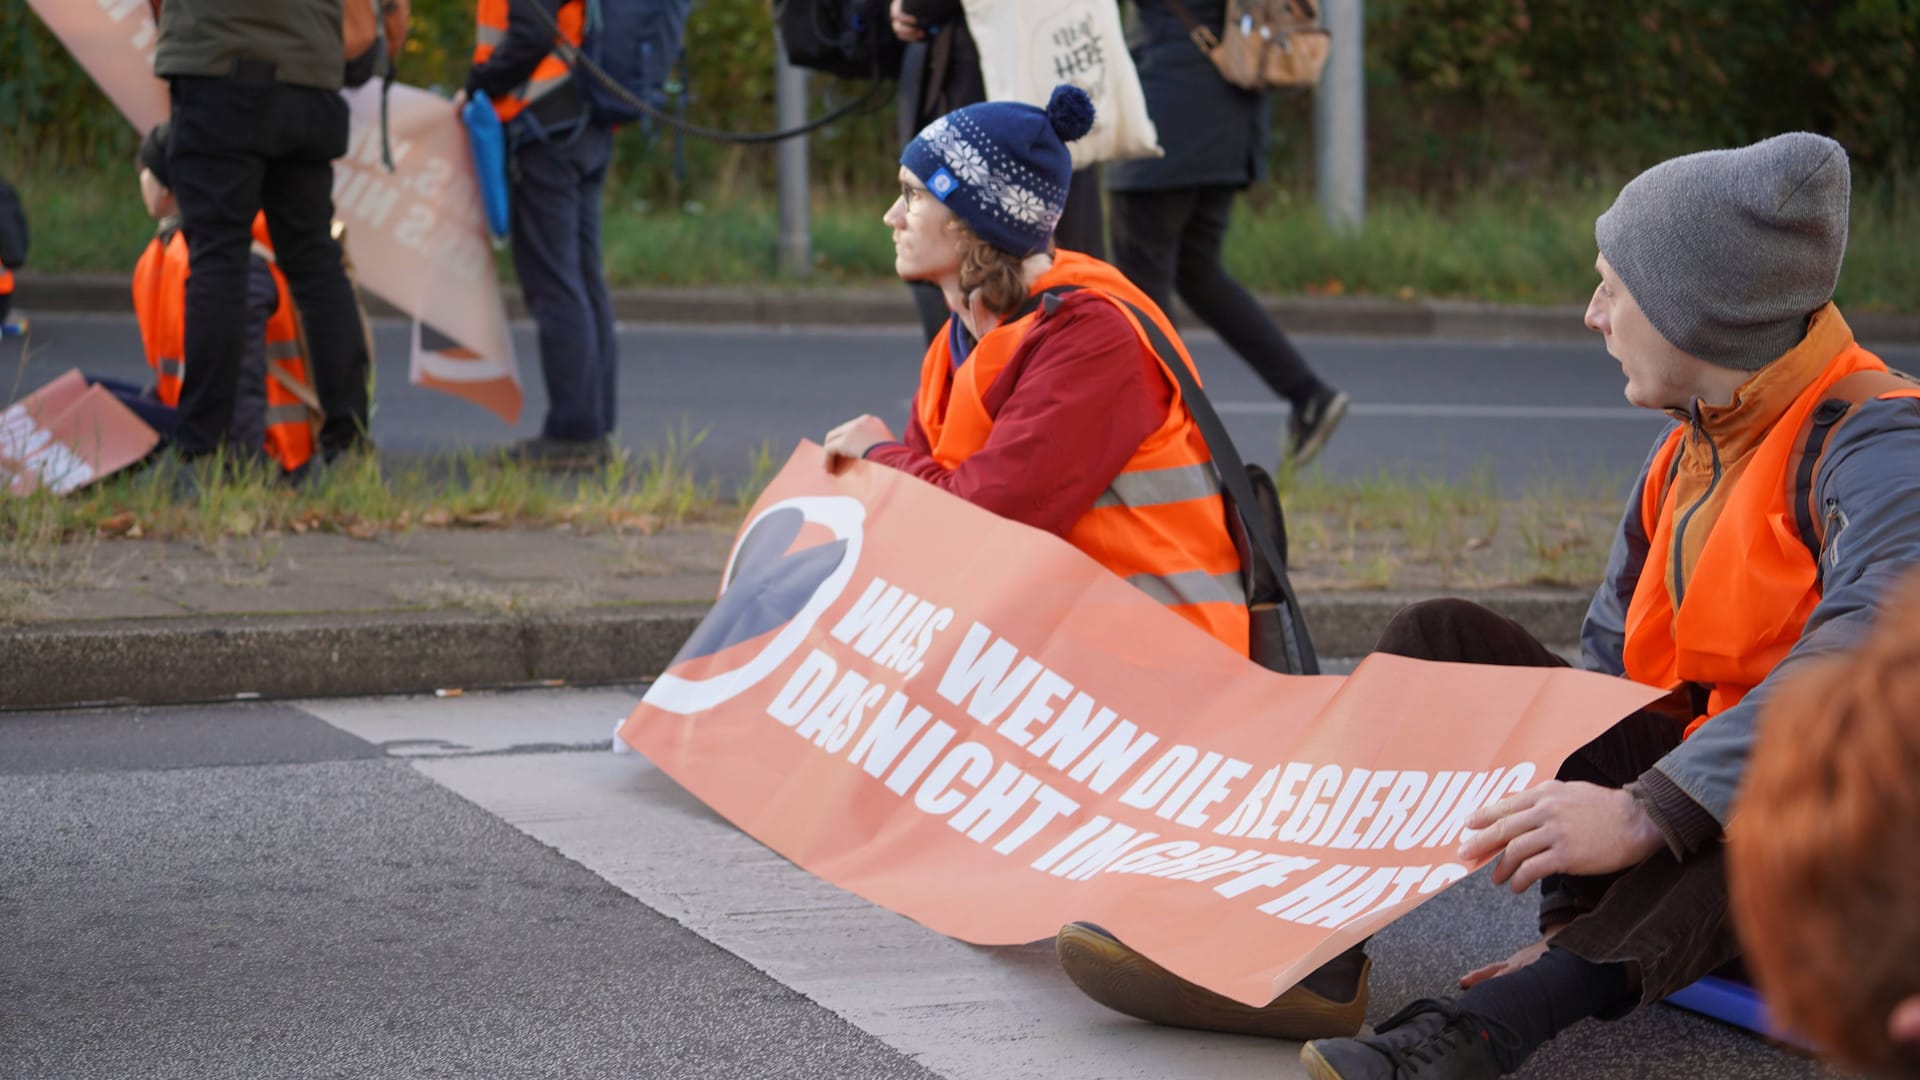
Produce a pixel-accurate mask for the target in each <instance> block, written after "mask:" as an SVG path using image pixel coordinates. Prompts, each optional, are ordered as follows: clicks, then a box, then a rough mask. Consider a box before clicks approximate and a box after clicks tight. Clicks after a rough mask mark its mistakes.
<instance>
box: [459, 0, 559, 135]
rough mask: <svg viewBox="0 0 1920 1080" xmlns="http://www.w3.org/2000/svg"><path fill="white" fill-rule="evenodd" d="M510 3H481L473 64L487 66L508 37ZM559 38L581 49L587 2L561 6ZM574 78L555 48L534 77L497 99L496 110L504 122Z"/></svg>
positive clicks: (498, 0) (503, 0) (493, 0)
mask: <svg viewBox="0 0 1920 1080" xmlns="http://www.w3.org/2000/svg"><path fill="white" fill-rule="evenodd" d="M507 8H508V0H480V11H479V18H478V22H479V33H478V35H477V36H476V38H475V40H474V44H473V62H474V63H476V64H484V63H486V62H487V58H488V57H490V56H492V55H493V50H494V49H495V48H496V47H497V46H498V45H499V44H500V43H501V42H502V41H504V40H506V36H507ZM557 21H558V23H559V24H560V36H561V37H563V38H565V39H566V43H567V44H569V45H572V46H574V47H575V48H578V47H579V46H580V43H581V40H582V32H583V28H584V27H585V25H586V21H587V5H586V0H567V2H566V3H564V4H561V5H560V18H559V19H558V20H557ZM572 77H573V71H572V69H570V68H568V67H567V63H566V61H565V60H563V59H561V57H560V53H559V51H558V50H557V49H556V50H555V51H553V52H550V53H548V54H547V55H546V56H545V57H543V58H542V59H541V61H540V66H538V67H536V68H534V69H533V75H532V76H531V77H529V78H528V79H527V81H526V82H525V83H522V84H521V85H520V86H519V87H518V88H516V89H515V90H514V91H513V93H512V94H510V95H508V96H507V97H503V98H496V99H494V102H493V111H494V112H496V113H498V114H500V120H501V122H502V123H504V122H506V121H508V120H511V119H513V118H514V117H516V116H519V115H520V111H521V110H522V109H525V108H526V107H527V106H529V105H531V104H533V103H534V102H536V101H538V100H540V99H541V98H543V97H546V96H547V95H548V94H551V93H553V92H554V91H555V90H558V89H560V87H561V86H563V85H565V84H566V82H567V80H568V79H571V78H572Z"/></svg>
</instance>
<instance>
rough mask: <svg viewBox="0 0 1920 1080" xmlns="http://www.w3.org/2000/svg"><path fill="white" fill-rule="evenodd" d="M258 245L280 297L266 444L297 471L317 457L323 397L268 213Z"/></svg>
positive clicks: (256, 227)
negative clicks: (316, 384) (316, 436)
mask: <svg viewBox="0 0 1920 1080" xmlns="http://www.w3.org/2000/svg"><path fill="white" fill-rule="evenodd" d="M253 241H254V251H255V252H256V253H258V254H259V255H260V256H261V257H263V258H265V259H266V260H267V266H268V268H269V269H270V270H271V271H272V273H273V287H274V291H275V292H276V293H277V294H278V297H279V302H278V303H276V304H275V305H274V308H273V314H272V315H270V316H268V317H267V356H266V359H267V373H266V374H267V422H266V435H265V438H264V439H263V440H262V444H263V447H264V449H265V450H266V452H267V455H268V456H269V457H271V458H273V459H274V460H275V461H278V462H279V463H280V467H281V468H282V469H285V470H286V471H288V472H292V471H293V470H295V469H298V468H299V467H300V466H302V465H305V464H306V463H307V462H308V460H310V459H311V458H312V457H313V441H314V431H315V428H316V426H317V424H318V422H319V419H320V417H321V415H322V412H321V409H320V398H319V395H318V394H317V393H316V392H315V391H314V388H313V378H312V376H311V375H310V374H309V373H308V370H307V357H306V351H307V350H306V335H305V333H303V332H302V329H301V326H300V312H299V309H298V308H296V307H295V306H294V303H293V295H292V294H291V293H290V292H288V290H287V279H286V278H285V277H284V276H283V275H282V274H281V273H280V266H279V264H278V263H277V262H276V261H275V260H274V257H273V245H272V242H271V240H270V238H269V237H268V236H267V218H266V215H265V214H261V215H260V216H258V217H256V218H254V219H253Z"/></svg>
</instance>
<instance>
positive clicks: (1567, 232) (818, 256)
mask: <svg viewBox="0 0 1920 1080" xmlns="http://www.w3.org/2000/svg"><path fill="white" fill-rule="evenodd" d="M20 168H21V172H20V175H18V176H17V177H15V178H14V179H15V182H16V183H17V184H18V186H19V187H20V190H21V194H22V197H23V199H24V201H25V203H26V209H27V213H28V215H29V216H30V217H31V218H32V222H33V230H34V245H35V246H34V253H33V268H34V269H36V270H46V271H97V272H107V273H118V274H125V273H129V272H131V270H132V268H133V263H134V261H135V260H136V259H137V258H138V257H139V254H140V250H141V248H142V247H143V246H144V245H145V244H146V241H147V239H148V237H149V236H151V235H152V232H153V223H152V222H151V221H149V220H148V219H147V217H146V214H145V212H144V210H143V209H142V208H141V205H140V199H139V194H138V192H137V190H136V189H135V185H134V179H133V175H132V168H131V164H130V163H129V164H128V167H126V168H124V169H123V168H119V167H117V166H113V165H109V166H108V167H107V168H105V169H76V168H70V167H60V166H56V165H52V164H48V163H43V162H35V161H27V162H23V163H22V164H21V166H20ZM1616 189H1617V185H1615V184H1613V183H1604V184H1603V183H1600V182H1598V181H1594V182H1591V183H1588V184H1581V185H1574V184H1563V185H1559V186H1555V187H1541V186H1538V185H1535V186H1521V185H1517V184H1516V185H1514V186H1511V187H1505V188H1500V189H1494V190H1482V191H1475V192H1472V193H1469V194H1467V195H1464V196H1458V197H1453V198H1447V199H1437V198H1423V197H1416V196H1413V195H1410V194H1407V193H1404V192H1396V191H1375V192H1373V193H1371V195H1370V199H1369V205H1368V210H1367V219H1366V224H1365V227H1364V228H1362V229H1361V230H1359V231H1357V232H1343V231H1339V230H1333V229H1329V228H1327V226H1326V225H1325V224H1324V223H1323V222H1322V221H1321V218H1320V211H1319V207H1318V205H1317V204H1316V203H1315V201H1314V199H1313V197H1312V195H1311V194H1310V193H1308V192H1305V191H1302V190H1297V189H1293V188H1288V187H1282V186H1278V185H1263V186H1261V187H1257V188H1255V189H1253V190H1252V192H1251V193H1250V194H1249V196H1248V197H1247V198H1246V199H1244V200H1243V201H1242V202H1241V204H1240V206H1239V207H1238V209H1237V210H1236V213H1235V217H1234V225H1233V228H1232V230H1231V231H1229V233H1228V235H1227V245H1226V260H1227V265H1228V267H1229V269H1231V270H1232V272H1233V273H1234V275H1235V276H1236V277H1238V278H1240V280H1241V281H1242V282H1243V283H1245V284H1246V285H1247V286H1248V287H1250V288H1252V289H1253V290H1254V291H1256V292H1262V293H1275V294H1301V293H1305V294H1312V295H1365V296H1376V297H1389V298H1398V299H1406V300H1411V299H1416V298H1441V299H1458V300H1481V301H1497V302H1507V303H1522V304H1547V303H1555V304H1558V303H1584V302H1585V301H1586V299H1587V297H1588V296H1589V295H1590V294H1591V293H1592V291H1593V282H1594V276H1593V256H1594V248H1593V219H1594V217H1595V216H1596V215H1597V214H1599V213H1600V211H1602V210H1604V209H1606V207H1607V205H1608V204H1609V203H1610V202H1611V201H1612V199H1613V195H1614V192H1615V190H1616ZM891 197H892V196H891V195H890V194H887V193H885V192H881V191H875V192H874V193H872V194H867V195H862V194H859V193H851V192H839V191H834V192H829V191H827V190H826V189H825V188H824V187H817V188H816V190H815V200H814V205H813V210H812V233H813V252H814V265H813V272H812V274H811V275H810V276H809V277H808V278H807V279H806V280H807V281H808V282H810V283H813V284H827V285H833V284H881V283H886V282H890V281H892V280H893V246H892V243H891V240H890V238H889V234H888V231H887V229H886V227H885V226H884V225H882V224H881V222H880V216H881V214H883V213H884V212H885V211H886V208H887V204H888V202H889V201H890V199H891ZM603 222H604V224H603V234H602V248H603V250H604V253H605V260H606V267H607V276H608V278H609V280H610V281H612V282H613V283H614V284H616V285H675V286H700V285H709V286H728V285H763V284H767V283H769V282H777V281H783V280H790V279H786V278H783V277H782V275H781V274H780V271H779V268H778V265H777V259H776V249H775V239H776V236H777V233H778V215H777V213H776V211H775V209H774V204H773V201H772V200H771V199H770V198H768V197H766V196H764V195H758V194H752V193H744V194H740V195H735V196H725V195H722V196H721V197H720V198H718V199H716V200H715V201H714V202H712V203H702V202H685V203H680V204H667V203H652V202H648V201H646V200H644V199H636V198H632V197H630V196H627V195H622V194H610V195H609V197H608V202H607V205H606V208H605V213H604V217H603ZM501 265H502V267H503V268H504V267H506V266H507V260H505V259H504V258H503V259H502V260H501ZM503 272H505V273H509V274H510V271H506V270H503ZM1837 296H1838V298H1839V300H1840V302H1841V303H1842V304H1843V305H1845V306H1848V307H1851V308H1854V309H1857V310H1862V311H1868V310H1879V311H1910V310H1913V309H1914V307H1915V300H1914V298H1915V297H1920V177H1909V178H1904V179H1899V178H1896V179H1888V180H1881V181H1876V182H1874V183H1870V184H1863V185H1862V186H1861V187H1860V188H1858V189H1857V190H1856V191H1855V192H1854V197H1853V220H1852V228H1851V233H1850V238H1849V243H1848V247H1847V263H1846V272H1845V273H1844V274H1843V275H1842V276H1841V279H1840V285H1839V289H1838V292H1837ZM19 302H20V304H21V306H22V307H23V308H26V309H28V310H31V309H32V306H33V300H32V297H31V295H30V294H23V295H22V296H21V297H20V301H19Z"/></svg>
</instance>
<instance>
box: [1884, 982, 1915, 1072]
mask: <svg viewBox="0 0 1920 1080" xmlns="http://www.w3.org/2000/svg"><path fill="white" fill-rule="evenodd" d="M1887 1035H1888V1037H1889V1038H1891V1039H1892V1040H1893V1044H1894V1045H1895V1046H1898V1047H1900V1048H1901V1049H1902V1050H1905V1051H1906V1052H1907V1053H1909V1054H1912V1055H1914V1056H1915V1057H1920V994H1914V995H1913V996H1911V997H1908V998H1906V999H1905V1000H1903V1001H1901V1002H1900V1004H1898V1005H1895V1006H1894V1007H1893V1012H1891V1013H1888V1014H1887Z"/></svg>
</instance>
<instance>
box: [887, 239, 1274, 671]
mask: <svg viewBox="0 0 1920 1080" xmlns="http://www.w3.org/2000/svg"><path fill="white" fill-rule="evenodd" d="M1056 285H1079V286H1083V287H1085V288H1087V289H1090V290H1093V291H1094V292H1095V293H1096V295H1102V296H1104V297H1105V298H1106V299H1107V300H1108V301H1110V302H1112V301H1115V298H1118V299H1119V300H1123V301H1125V302H1126V303H1131V304H1134V305H1135V306H1137V307H1139V308H1140V309H1141V310H1143V311H1145V312H1147V313H1148V315H1149V317H1150V318H1153V319H1154V320H1155V321H1156V324H1157V325H1158V326H1159V329H1160V330H1161V331H1162V332H1164V333H1165V334H1166V335H1167V338H1168V339H1169V340H1170V341H1172V342H1173V343H1174V345H1175V348H1176V349H1178V350H1180V352H1181V355H1180V356H1175V357H1162V358H1161V361H1162V363H1187V364H1188V365H1189V367H1191V361H1190V360H1189V359H1188V358H1187V357H1186V355H1185V351H1186V350H1185V346H1184V345H1181V344H1180V339H1179V337H1178V335H1177V334H1176V333H1175V332H1174V331H1173V329H1172V326H1171V324H1170V323H1167V322H1166V321H1165V316H1164V315H1162V314H1161V313H1160V310H1159V308H1158V307H1156V306H1155V305H1154V303H1153V301H1151V300H1150V299H1148V298H1147V297H1146V295H1145V294H1144V293H1142V292H1140V290H1139V289H1137V288H1135V287H1134V285H1133V284H1132V283H1131V282H1129V281H1128V280H1127V279H1126V278H1125V277H1123V276H1121V274H1120V272H1119V271H1118V270H1115V269H1114V268H1113V267H1111V266H1108V265H1107V264H1106V263H1103V262H1101V261H1099V260H1098V259H1094V258H1090V257H1088V256H1086V255H1081V254H1077V253H1075V252H1069V251H1061V252H1058V253H1057V254H1056V255H1055V258H1054V264H1053V267H1052V268H1051V269H1049V270H1048V271H1047V272H1046V273H1045V274H1043V275H1041V277H1040V279H1039V280H1038V281H1036V282H1035V283H1034V284H1033V292H1034V293H1035V294H1038V293H1040V292H1042V291H1044V290H1046V289H1050V288H1052V287H1054V286H1056ZM1114 308H1115V310H1117V311H1119V312H1120V313H1121V315H1122V316H1123V317H1124V318H1126V320H1127V322H1128V325H1130V326H1133V327H1134V332H1135V335H1136V336H1137V337H1138V338H1139V339H1140V342H1141V347H1142V348H1151V346H1150V345H1149V344H1148V343H1147V340H1146V335H1145V333H1144V332H1143V331H1141V330H1140V329H1139V326H1138V324H1137V323H1135V322H1134V317H1133V315H1132V314H1131V313H1130V312H1128V311H1127V310H1126V307H1125V304H1124V303H1119V302H1114ZM1041 317H1042V313H1041V312H1038V311H1036V312H1034V313H1033V314H1029V315H1026V316H1024V317H1022V318H1019V319H1014V320H1011V321H1009V322H1007V323H1005V324H1003V325H1001V326H998V327H996V328H995V329H993V330H992V331H990V332H988V333H987V334H986V335H984V336H983V337H982V338H981V339H980V341H979V342H978V343H977V344H976V345H975V346H974V348H973V351H972V352H971V353H969V354H968V356H967V359H966V361H965V362H964V363H962V364H960V365H959V366H958V367H957V368H956V367H955V366H954V364H953V359H952V353H951V351H950V349H949V344H948V342H949V337H950V335H946V334H941V335H939V336H937V337H936V338H935V339H934V342H933V344H932V345H931V346H930V347H929V348H928V350H927V355H926V358H925V360H923V361H922V363H921V369H920V389H919V392H918V394H917V395H916V396H915V399H914V410H915V417H916V419H917V420H918V421H919V424H920V427H921V430H922V431H924V432H925V433H926V435H927V441H928V443H929V444H930V446H931V450H932V456H933V458H934V460H936V461H938V462H939V463H940V464H941V465H943V466H945V467H946V468H948V469H955V468H958V467H959V466H960V464H961V463H962V462H964V461H965V460H966V459H967V458H969V457H971V456H972V455H973V454H974V453H975V452H977V451H978V450H979V449H980V448H981V447H983V446H985V445H986V443H987V439H988V437H989V435H990V434H991V433H992V430H993V417H992V416H990V415H989V414H988V413H987V409H986V404H985V397H986V393H987V389H988V388H989V387H990V386H992V385H993V382H994V380H995V379H996V378H997V377H998V376H999V374H1000V373H1001V372H1002V371H1003V370H1004V369H1005V368H1006V365H1007V364H1008V362H1009V361H1011V360H1012V358H1013V356H1014V354H1015V353H1016V352H1017V351H1018V350H1019V348H1020V346H1021V343H1022V342H1023V341H1024V340H1025V338H1026V334H1027V331H1028V330H1029V329H1030V328H1031V327H1032V326H1033V325H1034V324H1035V323H1036V322H1037V321H1038V320H1039V319H1040V318H1041ZM1167 382H1168V384H1169V386H1170V388H1171V389H1172V394H1171V398H1172V401H1173V407H1172V408H1170V409H1168V411H1167V417H1166V419H1165V420H1164V421H1163V422H1162V423H1161V425H1160V427H1159V429H1158V430H1156V431H1154V432H1153V434H1151V435H1149V436H1148V437H1147V438H1146V440H1145V441H1144V442H1142V443H1141V444H1140V447H1139V448H1138V449H1136V450H1135V451H1134V453H1133V456H1132V457H1130V458H1129V459H1128V460H1127V463H1126V466H1125V467H1124V468H1123V469H1122V470H1121V473H1120V475H1119V476H1117V477H1116V478H1115V479H1114V480H1113V481H1112V483H1110V484H1109V485H1108V488H1107V490H1106V491H1105V492H1103V493H1102V494H1101V496H1100V497H1099V498H1098V499H1097V500H1096V501H1095V503H1094V505H1093V506H1092V507H1090V508H1089V509H1088V510H1087V512H1086V513H1085V514H1083V515H1081V517H1080V518H1079V520H1077V521H1075V522H1074V524H1073V526H1072V527H1071V528H1069V529H1068V530H1067V533H1066V539H1067V540H1068V541H1069V542H1070V543H1072V544H1073V545H1074V546H1075V547H1078V548H1079V549H1080V550H1081V551H1084V552H1086V553H1087V554H1088V555H1090V556H1092V557H1093V558H1094V559H1095V560H1097V561H1098V562H1099V563H1100V564H1101V565H1102V566H1105V567H1106V568H1107V569H1108V570H1109V571H1110V572H1112V573H1113V574H1115V575H1117V576H1118V577H1121V578H1123V579H1125V580H1127V581H1129V582H1131V583H1133V584H1134V585H1135V586H1136V587H1138V588H1139V589H1140V590H1141V591H1142V592H1144V593H1146V594H1147V595H1148V596H1150V597H1152V598H1153V599H1154V600H1156V601H1158V602H1160V603H1162V604H1165V605H1167V606H1168V607H1169V608H1170V609H1171V610H1172V611H1174V612H1175V613H1176V614H1178V615H1180V616H1181V617H1183V618H1185V619H1187V620H1188V621H1189V622H1192V623H1193V624H1194V625H1196V626H1198V627H1200V628H1201V629H1202V630H1205V631H1206V632H1207V633H1209V634H1212V635H1213V636H1214V637H1215V638H1216V639H1218V640H1219V641H1221V642H1222V643H1224V644H1226V645H1228V646H1229V647H1230V648H1232V649H1234V650H1235V651H1236V652H1238V653H1239V654H1240V655H1242V656H1244V655H1246V651H1247V607H1246V590H1245V587H1244V585H1243V584H1242V580H1241V574H1240V558H1239V555H1238V554H1237V553H1236V552H1235V551H1234V547H1233V539H1232V537H1231V536H1230V535H1229V534H1228V532H1227V526H1226V503H1225V501H1224V500H1223V499H1222V498H1221V497H1220V492H1219V489H1218V487H1217V486H1216V482H1215V479H1214V477H1213V471H1212V470H1213V466H1212V464H1211V461H1210V459H1209V457H1208V455H1207V448H1206V440H1205V438H1203V437H1202V436H1201V434H1200V431H1199V429H1198V427H1196V426H1195V425H1194V423H1193V418H1192V416H1191V415H1190V414H1189V413H1188V412H1187V410H1186V407H1185V406H1184V405H1183V404H1182V403H1181V400H1180V393H1179V388H1178V387H1177V385H1173V379H1172V377H1171V375H1169V376H1168V377H1167ZM1016 392H1017V391H1016Z"/></svg>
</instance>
